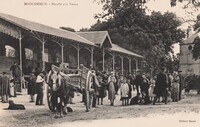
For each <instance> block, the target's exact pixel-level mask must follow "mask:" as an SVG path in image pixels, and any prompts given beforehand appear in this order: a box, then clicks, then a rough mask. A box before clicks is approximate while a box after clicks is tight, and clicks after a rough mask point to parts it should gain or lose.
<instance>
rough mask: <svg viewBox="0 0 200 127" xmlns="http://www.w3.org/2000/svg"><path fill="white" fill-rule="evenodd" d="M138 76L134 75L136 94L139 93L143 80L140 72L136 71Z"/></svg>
mask: <svg viewBox="0 0 200 127" xmlns="http://www.w3.org/2000/svg"><path fill="white" fill-rule="evenodd" d="M137 72H138V73H139V74H138V75H136V77H135V81H134V83H135V85H136V90H137V94H138V93H140V92H139V87H140V86H141V84H142V83H143V78H142V72H141V71H137Z"/></svg>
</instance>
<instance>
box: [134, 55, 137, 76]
mask: <svg viewBox="0 0 200 127" xmlns="http://www.w3.org/2000/svg"><path fill="white" fill-rule="evenodd" d="M134 60H135V71H136V73H137V71H138V60H137V59H135V58H134Z"/></svg>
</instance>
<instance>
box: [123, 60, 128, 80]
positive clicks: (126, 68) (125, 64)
mask: <svg viewBox="0 0 200 127" xmlns="http://www.w3.org/2000/svg"><path fill="white" fill-rule="evenodd" d="M123 67H124V69H123V70H124V74H125V76H128V73H129V59H128V58H127V57H123Z"/></svg>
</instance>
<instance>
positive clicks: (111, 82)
mask: <svg viewBox="0 0 200 127" xmlns="http://www.w3.org/2000/svg"><path fill="white" fill-rule="evenodd" d="M115 83H116V78H115V75H114V72H111V73H110V76H109V77H108V99H109V100H110V105H111V106H113V105H114V100H115Z"/></svg>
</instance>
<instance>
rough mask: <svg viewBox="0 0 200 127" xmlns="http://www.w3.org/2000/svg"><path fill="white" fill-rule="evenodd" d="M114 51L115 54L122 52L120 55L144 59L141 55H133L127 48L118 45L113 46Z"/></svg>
mask: <svg viewBox="0 0 200 127" xmlns="http://www.w3.org/2000/svg"><path fill="white" fill-rule="evenodd" d="M110 49H111V50H112V51H115V52H120V53H125V54H128V55H131V56H135V57H139V58H144V57H143V56H141V55H139V54H136V53H133V52H131V51H129V50H127V49H125V48H122V47H120V46H118V45H116V44H112V48H110Z"/></svg>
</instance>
